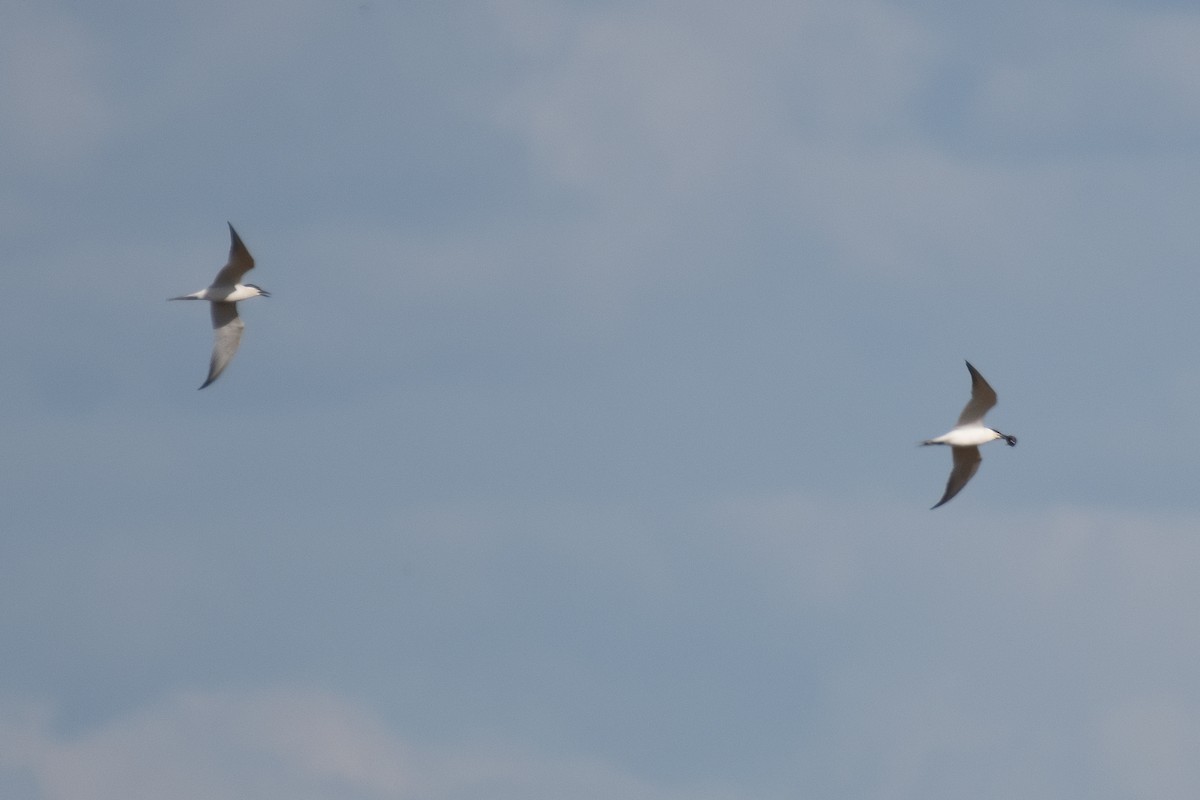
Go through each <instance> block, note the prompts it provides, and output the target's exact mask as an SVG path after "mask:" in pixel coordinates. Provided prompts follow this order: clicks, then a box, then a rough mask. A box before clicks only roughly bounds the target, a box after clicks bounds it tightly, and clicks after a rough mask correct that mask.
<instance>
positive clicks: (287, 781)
mask: <svg viewBox="0 0 1200 800" xmlns="http://www.w3.org/2000/svg"><path fill="white" fill-rule="evenodd" d="M0 744H3V745H4V746H3V748H0V770H9V771H15V770H26V771H29V772H31V773H32V774H33V776H34V779H35V784H36V786H37V787H38V790H39V792H40V794H39V797H40V798H42V800H161V798H164V797H170V798H178V800H218V798H219V799H220V800H225V799H226V798H230V797H254V798H256V800H273V799H275V798H278V800H319V799H320V798H330V800H333V798H338V800H344V799H345V798H360V799H361V800H370V799H371V798H389V800H399V799H400V798H413V799H414V800H439V799H444V800H452V799H453V798H464V799H465V798H475V797H488V798H495V800H536V798H545V800H557V798H563V797H571V798H580V800H588V799H592V800H608V798H614V797H621V798H630V800H671V798H685V797H686V798H695V799H697V800H699V799H700V798H713V799H714V800H715V799H716V798H719V797H727V795H722V794H719V793H715V792H710V791H703V790H701V791H672V790H669V789H664V788H660V787H656V786H654V785H652V784H649V783H647V782H644V781H642V780H639V779H638V778H636V777H634V776H632V775H630V774H628V773H625V772H623V771H621V770H620V769H617V768H615V767H614V766H612V765H609V764H605V763H604V762H602V761H597V760H593V759H588V758H569V757H568V758H562V757H554V756H546V755H540V754H536V753H532V752H528V751H523V750H522V749H520V748H518V747H513V746H508V745H499V746H497V745H488V744H486V743H482V744H481V743H474V744H466V745H462V746H455V745H442V746H436V747H435V746H429V745H426V746H420V747H418V746H413V745H410V744H409V743H407V742H406V741H405V740H404V738H403V737H402V736H400V735H399V734H397V733H396V732H395V731H394V730H392V729H390V728H389V727H388V726H387V725H386V724H385V723H384V722H383V721H382V720H381V719H380V718H379V717H378V716H376V715H375V714H372V713H371V712H370V711H368V710H365V709H364V708H362V707H361V706H360V705H358V704H355V703H353V702H350V701H348V700H347V699H345V698H342V697H339V696H336V695H331V694H328V693H324V692H315V691H309V690H303V689H295V688H289V689H277V690H270V691H260V692H189V693H183V694H177V695H174V696H172V697H169V698H166V699H164V700H163V701H161V702H159V703H157V704H155V705H152V706H148V707H145V708H142V709H139V710H138V711H136V712H133V713H130V714H127V715H126V716H123V717H120V718H117V719H115V720H112V721H111V722H109V723H108V724H106V725H104V726H102V727H99V728H96V729H93V730H90V731H88V732H86V733H82V734H78V735H64V734H61V733H58V732H56V731H55V730H54V729H53V727H52V725H51V724H50V719H49V715H48V714H47V713H46V711H45V710H44V709H33V708H30V707H25V708H24V709H16V710H14V708H13V707H12V706H11V705H10V706H9V707H7V708H4V709H3V710H0Z"/></svg>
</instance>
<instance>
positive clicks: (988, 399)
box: [955, 361, 996, 483]
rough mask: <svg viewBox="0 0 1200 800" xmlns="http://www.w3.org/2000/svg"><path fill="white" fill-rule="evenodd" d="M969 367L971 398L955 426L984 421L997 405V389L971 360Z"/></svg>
mask: <svg viewBox="0 0 1200 800" xmlns="http://www.w3.org/2000/svg"><path fill="white" fill-rule="evenodd" d="M967 369H969V370H970V371H971V399H970V401H969V402H968V403H967V404H966V405H965V406H964V407H963V410H962V413H961V414H959V415H958V423H957V425H956V426H955V427H962V426H963V425H973V424H974V423H976V422H980V421H982V420H983V415H984V414H986V413H987V412H988V410H989V409H991V407H992V406H994V405H996V391H995V390H994V389H993V388H992V387H991V386H990V385H988V382H987V381H985V380H984V379H983V376H982V375H980V374H979V370H977V369H975V368H974V367H973V366H971V362H970V361H968V362H967ZM963 483H966V481H963Z"/></svg>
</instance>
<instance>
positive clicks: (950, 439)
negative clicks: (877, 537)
mask: <svg viewBox="0 0 1200 800" xmlns="http://www.w3.org/2000/svg"><path fill="white" fill-rule="evenodd" d="M967 369H968V370H970V371H971V400H970V402H968V403H967V405H966V407H965V408H963V410H962V414H959V416H958V422H957V423H955V425H954V428H953V429H952V430H951V431H950V432H949V433H943V434H942V435H941V436H939V437H937V438H936V439H926V440H925V441H923V442H921V444H945V445H949V446H950V454H951V455H952V456H953V457H954V468H953V469H951V470H950V480H948V481H947V482H946V493H945V494H944V495H942V499H941V500H938V502H937V506H934V507H933V508H937V507H938V506H940V505H942V504H944V503H948V502H950V498H952V497H954V495H956V494H958V493H959V492H961V491H962V488H963V487H964V486H966V485H967V481H969V480H971V478H972V476H974V475H975V472H976V471H977V470H978V469H979V462H981V461H983V458H982V456H980V455H979V445H981V444H987V443H988V442H993V441H995V440H996V439H1003V440H1004V441H1006V442H1008V446H1009V447H1015V446H1016V444H1017V437H1015V436H1009V435H1008V434H1007V433H1001V432H1000V431H998V430H995V429H994V428H988V427H986V426H985V425H984V424H983V415H984V414H986V413H987V412H988V410H989V409H991V407H992V406H994V405H996V391H995V390H994V389H992V387H991V386H989V385H988V382H987V381H985V380H984V379H983V376H982V375H980V374H979V370H977V369H975V368H974V367H973V366H971V362H970V361H968V362H967ZM931 510H932V509H931Z"/></svg>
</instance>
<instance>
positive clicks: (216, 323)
mask: <svg viewBox="0 0 1200 800" xmlns="http://www.w3.org/2000/svg"><path fill="white" fill-rule="evenodd" d="M229 238H230V244H229V263H228V264H226V265H225V266H223V267H221V271H220V272H218V273H217V277H216V280H214V281H213V283H212V286H209V287H208V288H207V289H201V290H200V291H198V292H192V293H191V294H185V295H181V296H180V297H171V298H168V299H170V300H208V301H209V302H210V303H212V326H213V351H212V361H210V362H209V365H208V380H206V381H204V386H208V385H209V384H210V383H212V382H213V381H215V380H216V379H217V378H218V377H220V375H221V372H223V371H224V369H225V368H226V367H227V366H229V362H230V361H232V360H233V356H234V354H235V353H237V349H238V344H240V343H241V341H242V331H243V330H244V329H245V327H246V326H245V325H244V324H243V323H242V320H241V318H240V317H238V312H237V304H238V303H239V302H240V301H242V300H249V299H250V298H251V297H259V296H260V295H261V296H262V297H270V296H271V295H270V294H268V293H267V292H265V291H263V289H261V288H259V287H258V286H255V285H254V284H253V283H240V281H241V280H242V276H244V275H245V274H246V273H247V272H249V271H250V270H252V269H254V259H253V258H252V257H251V256H250V251H249V250H247V249H246V245H244V244H242V238H241V237H240V236H238V235H237V231H235V230H234V229H233V225H232V224H230V225H229ZM204 386H201V387H200V388H201V389H203V388H204Z"/></svg>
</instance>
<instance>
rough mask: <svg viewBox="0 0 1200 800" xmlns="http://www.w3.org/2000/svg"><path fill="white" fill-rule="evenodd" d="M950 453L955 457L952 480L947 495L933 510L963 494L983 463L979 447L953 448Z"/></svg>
mask: <svg viewBox="0 0 1200 800" xmlns="http://www.w3.org/2000/svg"><path fill="white" fill-rule="evenodd" d="M950 453H951V455H953V456H954V467H953V469H951V470H950V480H948V481H946V493H945V494H944V495H942V499H941V500H938V502H937V506H934V507H933V508H937V507H938V506H940V505H943V504H945V503H948V502H950V498H952V497H954V495H956V494H958V493H959V492H961V491H962V488H963V487H964V486H966V485H967V481H969V480H971V478H972V477H974V475H975V473H976V472H977V471H978V470H979V464H980V463H981V462H982V461H983V456H981V455H979V448H978V447H951V448H950ZM930 510H931V511H932V510H933V509H930Z"/></svg>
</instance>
